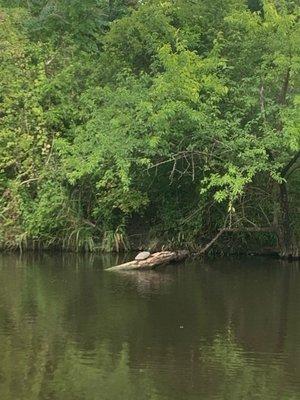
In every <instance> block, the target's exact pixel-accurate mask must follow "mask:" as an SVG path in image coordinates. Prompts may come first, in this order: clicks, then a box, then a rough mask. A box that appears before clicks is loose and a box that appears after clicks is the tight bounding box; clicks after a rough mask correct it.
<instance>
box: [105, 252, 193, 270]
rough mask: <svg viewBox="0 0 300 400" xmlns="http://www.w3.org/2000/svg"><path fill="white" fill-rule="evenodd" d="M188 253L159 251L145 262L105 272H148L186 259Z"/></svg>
mask: <svg viewBox="0 0 300 400" xmlns="http://www.w3.org/2000/svg"><path fill="white" fill-rule="evenodd" d="M188 255H189V252H188V251H186V250H180V251H160V252H158V253H153V254H151V255H150V256H149V257H148V258H146V259H145V260H133V261H129V262H127V263H125V264H120V265H116V266H115V267H112V268H108V269H107V270H106V271H129V270H131V271H132V270H148V269H153V268H156V267H158V266H161V265H166V264H170V263H173V262H179V261H182V260H184V259H185V258H187V257H188Z"/></svg>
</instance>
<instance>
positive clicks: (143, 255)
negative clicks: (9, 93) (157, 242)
mask: <svg viewBox="0 0 300 400" xmlns="http://www.w3.org/2000/svg"><path fill="white" fill-rule="evenodd" d="M150 255H151V253H150V252H149V251H142V252H141V253H139V254H138V255H137V256H136V257H135V260H137V261H142V260H146V259H147V258H149V257H150Z"/></svg>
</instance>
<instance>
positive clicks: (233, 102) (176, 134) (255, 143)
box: [0, 0, 300, 256]
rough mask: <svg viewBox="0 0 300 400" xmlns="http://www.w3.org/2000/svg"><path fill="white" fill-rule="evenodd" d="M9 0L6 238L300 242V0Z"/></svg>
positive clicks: (4, 76) (1, 180)
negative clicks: (299, 1) (134, 238)
mask: <svg viewBox="0 0 300 400" xmlns="http://www.w3.org/2000/svg"><path fill="white" fill-rule="evenodd" d="M0 6H1V8H0V49H1V52H0V58H1V69H0V85H1V94H0V196H1V197H0V220H1V228H0V241H1V243H2V246H3V247H18V246H20V247H26V246H27V247H32V246H43V247H49V246H59V247H64V248H73V249H74V248H75V249H78V250H79V249H86V250H95V249H103V250H110V249H115V250H120V249H124V248H128V247H129V246H130V243H131V244H132V243H133V242H134V240H133V237H134V236H136V235H139V237H140V238H141V244H140V245H144V246H145V245H147V246H150V247H151V246H154V247H155V246H159V245H161V246H162V245H163V246H169V247H172V246H189V247H191V248H193V249H195V250H199V249H200V250H201V249H203V248H205V249H208V248H210V243H211V244H212V243H214V244H215V240H214V239H215V238H216V237H218V238H219V236H220V240H219V242H217V243H216V244H217V245H218V246H219V250H222V251H228V249H229V248H231V249H234V251H239V250H241V249H244V248H245V243H247V248H249V249H257V248H258V247H257V246H259V247H262V246H272V247H274V248H278V249H279V251H280V253H281V254H282V255H284V256H297V255H298V254H299V251H298V248H299V230H300V218H299V200H298V198H299V192H300V189H299V181H300V176H299V150H300V109H299V105H300V92H299V82H300V50H299V49H300V27H299V4H298V2H296V1H290V0H279V1H278V0H277V1H275V0H262V1H248V2H247V1H244V0H228V1H226V2H224V1H213V2H211V1H208V0H200V1H192V0H184V1H183V0H172V1H171V0H168V1H164V2H161V1H158V0H145V1H137V0H115V1H114V0H100V1H97V0H88V1H85V2H82V1H78V0H72V1H56V0H29V1H26V2H25V1H24V2H23V1H21V0H20V1H4V0H0ZM233 243H234V247H233Z"/></svg>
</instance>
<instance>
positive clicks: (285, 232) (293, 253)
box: [278, 182, 299, 258]
mask: <svg viewBox="0 0 300 400" xmlns="http://www.w3.org/2000/svg"><path fill="white" fill-rule="evenodd" d="M279 204H280V221H279V227H278V239H279V246H280V256H281V257H283V258H298V257H299V249H298V246H297V244H296V240H295V236H294V231H293V225H292V222H291V216H290V205H289V196H288V188H287V184H286V182H283V183H281V184H280V185H279Z"/></svg>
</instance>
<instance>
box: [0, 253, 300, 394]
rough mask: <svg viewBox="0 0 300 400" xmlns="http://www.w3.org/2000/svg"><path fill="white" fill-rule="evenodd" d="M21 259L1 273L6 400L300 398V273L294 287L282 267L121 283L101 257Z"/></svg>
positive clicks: (1, 369) (1, 372)
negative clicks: (299, 375)
mask: <svg viewBox="0 0 300 400" xmlns="http://www.w3.org/2000/svg"><path fill="white" fill-rule="evenodd" d="M11 260H14V261H11V265H10V266H9V268H1V257H0V280H1V281H2V282H5V285H2V286H0V399H1V400H79V399H80V400H90V399H91V400H94V399H95V400H106V399H107V400H108V399H109V400H110V399H111V400H118V399H122V400H131V399H132V400H135V399H138V400H144V399H147V400H148V399H151V400H152V399H155V400H163V399H170V398H172V400H183V397H182V396H183V393H184V400H199V399H200V400H201V399H202V398H203V399H205V400H206V399H207V400H210V399H215V398H220V399H222V400H226V399H228V400H235V399H241V400H242V399H245V400H251V399H257V400H269V399H272V400H273V399H278V400H286V399H288V400H294V399H296V397H295V394H294V397H293V393H291V390H290V389H289V379H294V380H295V379H296V377H295V375H296V374H295V371H299V367H300V365H299V360H300V358H299V357H298V354H299V353H297V354H295V357H291V356H290V354H291V353H292V354H294V353H295V352H296V351H298V352H299V347H298V348H297V340H298V338H297V333H299V328H300V326H299V318H297V310H298V306H299V291H298V288H299V280H298V281H297V279H299V278H297V276H295V277H292V276H290V278H293V279H291V281H290V282H289V285H286V282H287V281H285V280H284V281H283V280H282V277H283V274H282V272H280V271H279V270H278V275H276V274H274V273H272V274H268V273H264V274H262V273H259V271H253V270H252V269H249V270H246V272H245V271H244V270H243V272H242V271H240V272H239V270H234V269H233V268H232V266H231V267H230V270H228V271H227V273H224V269H221V268H219V269H218V268H215V267H214V268H209V267H208V268H207V269H206V270H204V269H203V270H201V269H199V267H198V266H197V274H189V272H188V271H186V269H184V270H183V269H182V270H181V269H180V268H179V267H178V269H177V267H174V266H172V273H169V272H170V271H165V270H164V272H162V273H155V272H154V273H149V274H129V275H126V274H125V275H119V274H109V273H102V272H101V264H102V263H103V261H105V260H101V259H100V260H99V259H97V257H95V259H94V258H93V259H92V260H89V259H88V260H87V259H80V258H77V257H74V258H73V257H71V256H69V257H65V259H64V258H60V257H58V258H55V257H49V258H48V257H46V256H44V257H43V259H42V260H39V259H38V260H35V259H33V260H30V261H29V262H28V265H27V266H26V263H25V262H24V259H23V261H22V262H20V263H18V262H16V260H17V259H16V258H15V257H12V258H11ZM94 260H96V262H95V261H94ZM6 262H8V263H9V261H6ZM99 265H100V268H99V267H98V266H99ZM239 274H242V276H239ZM284 276H285V277H286V278H287V276H289V274H288V271H285V275H284ZM254 277H255V279H253V278H254ZM266 288H268V292H267V293H266V291H265V289H266ZM254 290H256V291H255V292H254ZM284 291H289V297H284V296H283V294H284ZM285 300H288V301H285ZM263 302H264V306H263V307H261V309H260V308H259V304H261V303H263ZM283 306H284V307H283ZM282 307H283V308H282ZM279 310H281V312H278V311H279ZM251 318H252V319H251ZM253 318H254V319H253ZM267 318H269V319H267ZM283 322H284V323H283ZM280 324H282V326H283V327H284V328H285V330H284V332H283V336H284V338H285V340H284V341H282V347H281V348H280V349H279V350H280V354H277V355H276V357H278V359H274V353H275V352H276V353H279V351H278V347H277V343H278V342H277V339H278V334H279V333H280V326H281V325H280ZM180 325H183V326H184V329H180ZM228 326H230V327H231V330H229V331H228V333H225V334H224V331H225V332H227V328H226V327H228ZM217 332H219V333H220V334H216V333H217ZM222 332H223V333H222ZM233 332H234V334H233ZM255 335H256V336H257V342H256V341H254V340H253V338H254V339H255ZM199 343H204V345H203V346H201V347H200V346H199ZM249 348H250V349H254V350H255V354H256V355H255V357H254V356H251V354H250V355H249V353H247V350H248V349H249ZM262 348H264V349H265V350H263V351H265V353H264V354H262V355H261V359H260V356H259V354H260V351H262V350H261V349H262ZM297 349H298V350H297ZM285 358H286V362H285ZM291 360H292V361H291ZM296 385H297V384H296ZM296 385H294V387H295V386H296ZM280 386H282V389H279V388H280ZM292 386H293V384H291V387H292ZM278 390H281V393H280V395H278V394H277V391H278ZM247 396H248V397H247ZM287 396H288V397H287Z"/></svg>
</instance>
